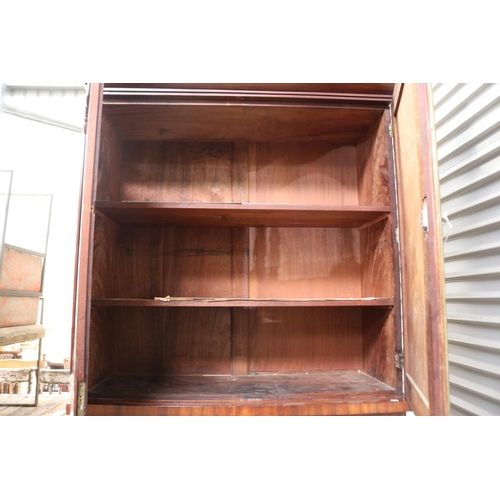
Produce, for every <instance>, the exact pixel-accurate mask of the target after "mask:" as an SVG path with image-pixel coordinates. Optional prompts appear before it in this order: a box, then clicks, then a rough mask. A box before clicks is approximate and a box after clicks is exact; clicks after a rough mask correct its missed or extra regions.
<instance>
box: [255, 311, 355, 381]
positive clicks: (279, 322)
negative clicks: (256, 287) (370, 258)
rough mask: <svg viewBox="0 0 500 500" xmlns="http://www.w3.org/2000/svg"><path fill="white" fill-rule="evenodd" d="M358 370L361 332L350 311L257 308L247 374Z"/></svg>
mask: <svg viewBox="0 0 500 500" xmlns="http://www.w3.org/2000/svg"><path fill="white" fill-rule="evenodd" d="M360 369H362V331H361V317H360V314H359V311H357V310H355V309H353V308H345V307H342V308H319V309H314V310H313V311H308V310H307V309H298V308H286V309H282V308H281V309H280V308H273V309H267V308H259V309H258V311H257V327H256V331H255V332H253V335H251V337H250V363H249V370H250V372H259V373H260V372H275V373H286V372H301V373H304V372H310V371H311V372H314V371H330V370H360Z"/></svg>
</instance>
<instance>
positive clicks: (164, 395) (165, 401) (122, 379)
mask: <svg viewBox="0 0 500 500" xmlns="http://www.w3.org/2000/svg"><path fill="white" fill-rule="evenodd" d="M382 398H384V399H390V398H393V399H395V401H394V402H399V403H400V402H401V400H402V399H403V398H401V397H399V398H398V397H397V391H396V390H395V389H394V388H392V387H390V386H389V385H387V384H384V383H383V382H380V381H379V380H377V379H375V378H373V377H371V376H369V375H367V374H366V373H363V372H360V371H338V372H330V373H321V372H320V373H289V374H283V373H265V374H256V375H238V376H236V375H154V374H151V375H114V376H111V377H108V378H107V379H105V380H104V381H102V382H101V383H99V384H97V385H96V386H95V387H94V388H93V389H91V390H90V392H89V404H123V403H124V402H126V404H129V405H130V404H139V405H140V404H149V403H156V404H158V403H161V404H162V405H165V406H168V405H180V406H190V405H197V406H198V405H200V404H202V405H207V406H210V405H214V404H231V405H251V404H258V403H261V402H267V403H275V404H293V403H306V402H307V403H309V404H310V403H313V402H323V403H328V402H329V403H340V402H344V403H349V402H351V403H352V402H356V401H357V402H361V401H364V402H365V401H377V400H380V399H382Z"/></svg>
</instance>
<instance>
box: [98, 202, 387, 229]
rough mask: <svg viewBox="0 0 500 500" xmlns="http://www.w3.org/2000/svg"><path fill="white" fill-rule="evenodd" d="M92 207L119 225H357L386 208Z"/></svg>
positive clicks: (140, 204)
mask: <svg viewBox="0 0 500 500" xmlns="http://www.w3.org/2000/svg"><path fill="white" fill-rule="evenodd" d="M95 209H96V210H98V211H99V212H101V213H102V214H105V215H106V216H107V217H109V218H110V219H112V220H114V221H115V222H117V223H118V224H127V225H139V224H156V225H168V226H228V227H235V226H242V227H245V226H246V227H249V226H277V227H360V226H362V225H365V224H367V223H370V222H372V221H374V220H375V219H378V218H380V217H381V216H383V215H385V214H388V213H389V210H390V208H389V207H359V206H326V205H276V204H267V203H248V204H247V203H245V204H239V205H238V204H234V203H227V204H222V203H219V204H212V203H204V204H203V203H196V204H191V203H178V204H176V203H154V202H131V203H130V202H99V201H97V202H96V203H95Z"/></svg>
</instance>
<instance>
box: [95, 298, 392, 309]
mask: <svg viewBox="0 0 500 500" xmlns="http://www.w3.org/2000/svg"><path fill="white" fill-rule="evenodd" d="M393 305H394V300H393V299H390V298H358V299H356V298H344V299H342V298H330V299H297V298H295V299H294V298H291V299H250V298H245V299H234V298H233V299H229V298H219V299H217V298H212V299H210V298H209V299H207V298H201V297H200V298H196V299H191V298H190V299H184V300H179V299H178V298H177V299H176V298H172V299H170V300H168V301H162V300H152V299H115V298H112V299H92V307H244V308H247V307H360V306H362V307H386V308H387V307H389V308H390V307H392V306H393Z"/></svg>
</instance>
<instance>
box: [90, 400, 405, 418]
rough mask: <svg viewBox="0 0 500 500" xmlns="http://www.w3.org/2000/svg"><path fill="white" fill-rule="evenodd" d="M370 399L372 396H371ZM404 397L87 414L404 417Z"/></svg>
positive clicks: (125, 408)
mask: <svg viewBox="0 0 500 500" xmlns="http://www.w3.org/2000/svg"><path fill="white" fill-rule="evenodd" d="M372 399H373V398H372ZM409 409H410V408H409V406H408V403H407V402H406V401H405V400H404V399H400V400H397V399H393V398H391V399H389V398H381V399H380V400H378V401H374V400H372V401H370V402H368V403H355V402H354V403H353V402H349V403H318V404H315V403H308V402H306V403H304V402H300V403H296V404H293V403H292V404H290V403H286V404H266V403H260V404H258V405H252V406H250V405H248V406H242V405H238V406H235V405H231V404H225V405H210V406H206V405H201V404H200V405H198V406H195V405H193V406H172V407H170V406H167V407H165V406H159V405H155V406H152V405H150V406H136V405H119V404H118V405H100V404H91V405H89V407H88V415H89V416H131V417H133V416H137V417H139V416H185V417H187V416H280V417H284V416H316V415H325V416H405V415H406V414H407V413H406V412H407V411H409Z"/></svg>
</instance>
